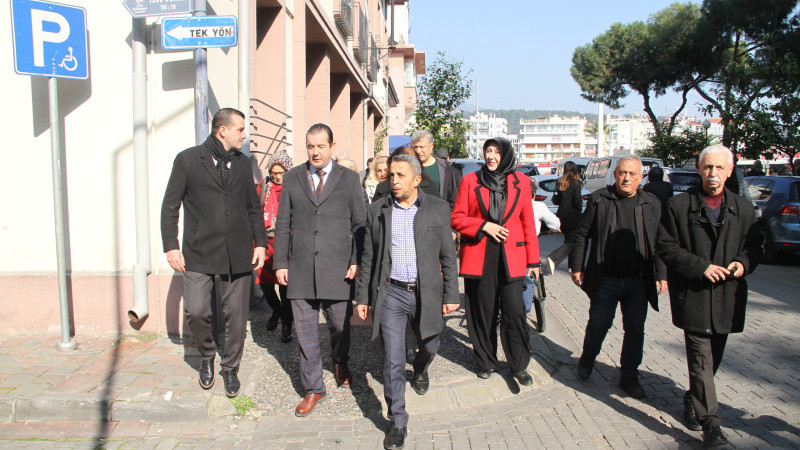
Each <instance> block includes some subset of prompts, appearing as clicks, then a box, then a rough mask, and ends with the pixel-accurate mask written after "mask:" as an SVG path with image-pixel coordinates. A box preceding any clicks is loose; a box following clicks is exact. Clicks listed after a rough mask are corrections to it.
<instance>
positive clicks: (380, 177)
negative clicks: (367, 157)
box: [364, 156, 389, 200]
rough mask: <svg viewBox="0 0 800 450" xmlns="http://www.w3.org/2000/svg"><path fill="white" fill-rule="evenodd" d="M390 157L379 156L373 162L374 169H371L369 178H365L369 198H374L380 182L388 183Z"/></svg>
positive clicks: (365, 187) (365, 189) (365, 188)
mask: <svg viewBox="0 0 800 450" xmlns="http://www.w3.org/2000/svg"><path fill="white" fill-rule="evenodd" d="M388 160H389V158H387V157H386V156H379V157H377V158H375V161H374V162H373V163H372V167H373V170H370V171H369V175H367V179H366V180H364V192H366V193H367V198H368V199H371V200H374V196H375V190H376V189H377V187H378V183H381V182H383V181H385V182H387V183H388V180H389V161H388Z"/></svg>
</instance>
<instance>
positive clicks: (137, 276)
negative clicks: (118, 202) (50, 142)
mask: <svg viewBox="0 0 800 450" xmlns="http://www.w3.org/2000/svg"><path fill="white" fill-rule="evenodd" d="M145 39H147V24H146V22H145V19H144V18H140V19H133V39H132V41H133V42H132V45H131V46H132V49H133V174H134V202H135V203H134V208H135V211H136V265H134V266H133V309H131V310H130V311H128V318H129V319H130V321H131V322H133V323H138V322H141V321H142V320H144V319H145V318H146V317H147V315H148V314H149V307H148V304H147V276H148V275H150V272H151V264H150V206H149V204H148V200H149V198H148V197H149V194H148V171H147V74H146V60H145V57H146V55H147V42H146V41H145Z"/></svg>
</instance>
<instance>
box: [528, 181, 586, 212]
mask: <svg viewBox="0 0 800 450" xmlns="http://www.w3.org/2000/svg"><path fill="white" fill-rule="evenodd" d="M531 178H533V179H534V180H536V184H537V185H538V189H537V190H536V196H535V197H534V200H536V201H537V202H544V203H545V204H546V205H547V207H548V208H550V211H552V212H553V214H555V212H556V211H558V205H554V204H553V194H554V193H555V192H556V182H557V181H558V179H559V178H560V177H559V175H536V176H532V177H531ZM591 196H592V193H591V192H589V191H587V190H586V188H581V198H582V199H583V205H582V206H581V211H583V209H585V208H586V200H589V198H591Z"/></svg>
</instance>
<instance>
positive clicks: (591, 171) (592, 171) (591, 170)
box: [586, 161, 600, 178]
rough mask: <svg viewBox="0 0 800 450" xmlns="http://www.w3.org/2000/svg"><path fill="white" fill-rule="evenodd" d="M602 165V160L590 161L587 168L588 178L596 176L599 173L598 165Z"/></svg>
mask: <svg viewBox="0 0 800 450" xmlns="http://www.w3.org/2000/svg"><path fill="white" fill-rule="evenodd" d="M598 165H600V161H592V162H590V163H589V166H588V167H587V168H586V173H587V174H588V175H586V178H595V175H597V166H598Z"/></svg>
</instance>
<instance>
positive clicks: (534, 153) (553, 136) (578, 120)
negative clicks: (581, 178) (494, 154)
mask: <svg viewBox="0 0 800 450" xmlns="http://www.w3.org/2000/svg"><path fill="white" fill-rule="evenodd" d="M587 122H588V121H587V120H586V118H584V117H580V116H573V117H562V116H559V115H553V116H550V117H541V118H537V119H520V131H519V147H520V149H519V152H520V156H521V158H520V161H521V162H523V163H529V164H542V163H549V162H552V161H553V160H557V159H561V158H566V157H569V156H584V152H585V137H584V129H585V128H586V124H587Z"/></svg>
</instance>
